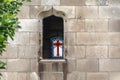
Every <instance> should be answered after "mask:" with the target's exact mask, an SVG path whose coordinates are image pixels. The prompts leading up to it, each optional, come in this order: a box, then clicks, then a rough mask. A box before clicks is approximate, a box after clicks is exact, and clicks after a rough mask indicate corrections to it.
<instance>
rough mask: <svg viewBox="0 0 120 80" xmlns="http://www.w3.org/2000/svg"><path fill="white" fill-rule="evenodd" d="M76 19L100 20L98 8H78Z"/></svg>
mask: <svg viewBox="0 0 120 80" xmlns="http://www.w3.org/2000/svg"><path fill="white" fill-rule="evenodd" d="M76 18H79V19H81V18H82V19H83V18H98V7H96V6H81V7H76Z"/></svg>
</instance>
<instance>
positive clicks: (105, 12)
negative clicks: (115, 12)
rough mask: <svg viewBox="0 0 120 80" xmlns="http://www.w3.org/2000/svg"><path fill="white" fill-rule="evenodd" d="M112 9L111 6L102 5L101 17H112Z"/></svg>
mask: <svg viewBox="0 0 120 80" xmlns="http://www.w3.org/2000/svg"><path fill="white" fill-rule="evenodd" d="M110 16H111V11H110V7H109V6H100V7H99V18H110Z"/></svg>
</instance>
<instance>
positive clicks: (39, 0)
mask: <svg viewBox="0 0 120 80" xmlns="http://www.w3.org/2000/svg"><path fill="white" fill-rule="evenodd" d="M24 5H41V0H34V1H31V2H24Z"/></svg>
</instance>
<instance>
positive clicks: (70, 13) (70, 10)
mask: <svg viewBox="0 0 120 80" xmlns="http://www.w3.org/2000/svg"><path fill="white" fill-rule="evenodd" d="M54 8H55V9H56V10H58V11H63V12H64V13H65V15H66V18H75V6H54Z"/></svg>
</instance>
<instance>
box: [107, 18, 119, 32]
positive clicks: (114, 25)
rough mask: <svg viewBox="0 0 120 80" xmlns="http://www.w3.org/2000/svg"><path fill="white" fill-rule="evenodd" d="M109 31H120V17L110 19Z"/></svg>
mask: <svg viewBox="0 0 120 80" xmlns="http://www.w3.org/2000/svg"><path fill="white" fill-rule="evenodd" d="M109 31H111V32H120V20H119V19H110V20H109Z"/></svg>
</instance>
